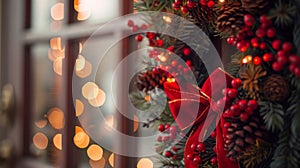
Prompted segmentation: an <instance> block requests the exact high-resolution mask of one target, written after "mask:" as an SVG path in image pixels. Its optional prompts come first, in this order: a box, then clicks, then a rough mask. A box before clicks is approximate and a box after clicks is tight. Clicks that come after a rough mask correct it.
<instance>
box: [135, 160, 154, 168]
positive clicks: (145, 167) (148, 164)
mask: <svg viewBox="0 0 300 168" xmlns="http://www.w3.org/2000/svg"><path fill="white" fill-rule="evenodd" d="M136 167H137V168H153V162H152V161H151V160H150V159H147V158H142V159H141V160H139V162H138V164H137V166H136Z"/></svg>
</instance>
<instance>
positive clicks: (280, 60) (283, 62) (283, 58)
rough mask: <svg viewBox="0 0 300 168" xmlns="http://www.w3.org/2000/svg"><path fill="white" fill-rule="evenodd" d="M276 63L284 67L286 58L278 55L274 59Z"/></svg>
mask: <svg viewBox="0 0 300 168" xmlns="http://www.w3.org/2000/svg"><path fill="white" fill-rule="evenodd" d="M276 61H277V62H278V63H280V64H281V65H282V66H284V65H286V63H287V62H288V59H287V57H286V56H284V55H278V56H277V57H276Z"/></svg>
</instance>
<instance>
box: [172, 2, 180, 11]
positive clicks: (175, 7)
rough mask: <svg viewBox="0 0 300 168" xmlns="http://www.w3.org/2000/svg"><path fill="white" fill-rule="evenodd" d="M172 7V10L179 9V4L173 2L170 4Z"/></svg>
mask: <svg viewBox="0 0 300 168" xmlns="http://www.w3.org/2000/svg"><path fill="white" fill-rule="evenodd" d="M172 8H173V9H174V10H180V4H178V3H176V2H174V3H173V4H172Z"/></svg>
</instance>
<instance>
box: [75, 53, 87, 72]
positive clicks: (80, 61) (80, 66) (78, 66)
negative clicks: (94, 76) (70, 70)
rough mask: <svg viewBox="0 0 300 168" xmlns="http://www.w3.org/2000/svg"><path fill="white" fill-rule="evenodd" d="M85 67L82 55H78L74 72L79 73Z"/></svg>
mask: <svg viewBox="0 0 300 168" xmlns="http://www.w3.org/2000/svg"><path fill="white" fill-rule="evenodd" d="M84 67H85V58H84V57H83V56H82V55H78V58H77V59H76V63H75V70H76V71H81V70H83V68H84Z"/></svg>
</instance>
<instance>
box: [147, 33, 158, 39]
mask: <svg viewBox="0 0 300 168" xmlns="http://www.w3.org/2000/svg"><path fill="white" fill-rule="evenodd" d="M146 37H147V38H148V39H154V38H155V37H156V34H155V33H153V32H147V33H146Z"/></svg>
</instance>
